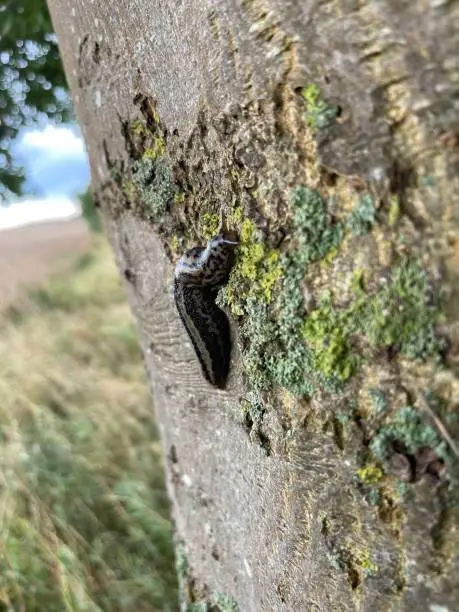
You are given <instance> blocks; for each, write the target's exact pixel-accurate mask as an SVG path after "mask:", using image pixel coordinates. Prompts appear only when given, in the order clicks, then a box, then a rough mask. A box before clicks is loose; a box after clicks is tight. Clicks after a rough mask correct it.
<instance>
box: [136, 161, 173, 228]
mask: <svg viewBox="0 0 459 612" xmlns="http://www.w3.org/2000/svg"><path fill="white" fill-rule="evenodd" d="M132 182H133V183H134V185H135V186H136V188H137V191H138V194H139V198H140V201H141V203H142V205H143V206H142V208H143V211H144V212H145V214H146V216H147V217H148V218H150V219H152V220H153V221H155V222H156V221H158V220H159V219H160V218H161V217H162V216H163V215H164V213H165V212H166V210H167V208H168V205H169V202H170V201H171V200H172V199H173V197H174V194H175V186H174V183H173V181H172V176H171V171H170V169H169V166H168V164H167V163H166V161H165V160H163V159H160V158H158V159H153V158H151V157H149V156H147V157H145V158H142V159H140V160H138V161H136V162H135V163H134V165H133V176H132Z"/></svg>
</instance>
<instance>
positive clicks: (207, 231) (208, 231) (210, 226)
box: [199, 212, 220, 240]
mask: <svg viewBox="0 0 459 612" xmlns="http://www.w3.org/2000/svg"><path fill="white" fill-rule="evenodd" d="M219 228H220V217H219V215H216V214H212V213H209V212H205V213H204V214H203V215H202V217H201V220H200V222H199V234H200V235H201V236H203V237H204V238H205V239H206V240H210V239H211V238H213V237H214V236H216V235H217V234H218V230H219Z"/></svg>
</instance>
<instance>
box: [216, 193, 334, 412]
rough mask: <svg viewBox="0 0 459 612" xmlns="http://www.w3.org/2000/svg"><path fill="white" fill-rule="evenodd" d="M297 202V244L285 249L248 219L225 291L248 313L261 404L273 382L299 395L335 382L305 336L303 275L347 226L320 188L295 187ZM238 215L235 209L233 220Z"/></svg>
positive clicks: (247, 361) (245, 334) (251, 378)
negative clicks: (333, 214)
mask: <svg viewBox="0 0 459 612" xmlns="http://www.w3.org/2000/svg"><path fill="white" fill-rule="evenodd" d="M292 205H293V213H294V218H293V223H294V236H293V238H294V244H295V248H294V250H292V251H291V252H289V253H286V254H283V255H281V253H280V252H279V251H278V250H277V249H268V247H267V246H266V245H265V243H264V241H263V240H262V237H261V236H259V233H258V231H257V229H256V226H255V224H254V222H253V221H251V220H250V219H245V220H244V221H242V223H241V224H240V232H239V233H240V246H239V248H238V249H237V260H236V264H235V266H234V268H233V270H232V272H231V275H230V279H229V282H228V284H227V286H226V287H225V288H224V289H223V290H222V292H221V301H222V303H224V304H226V305H228V306H230V308H231V310H232V312H233V314H234V315H236V316H239V315H245V321H244V324H243V326H242V328H241V335H242V338H243V340H244V341H245V342H244V344H245V347H244V350H243V354H242V360H243V364H244V371H245V374H246V376H247V378H248V382H249V384H250V388H251V389H252V391H253V392H254V398H255V399H254V405H257V406H258V404H259V403H260V402H261V399H260V393H261V392H262V391H263V390H265V389H267V388H269V386H270V385H271V384H273V383H276V384H278V385H280V386H282V387H284V388H286V389H288V390H289V391H291V392H292V393H295V394H297V395H311V394H312V393H313V391H314V389H315V385H316V384H317V383H318V382H320V384H325V385H328V387H329V388H336V383H335V382H333V381H331V380H328V379H327V374H326V373H324V372H322V371H320V369H319V368H318V367H317V363H315V361H314V355H313V353H312V351H311V350H310V348H308V346H307V345H306V343H305V342H304V340H303V338H302V334H301V330H302V324H303V317H304V305H303V295H302V289H301V281H302V280H303V278H304V275H305V273H306V269H307V265H308V264H309V263H310V262H313V261H317V260H319V259H321V258H323V257H325V256H327V255H328V254H329V253H331V252H332V251H334V250H337V249H338V247H339V245H340V243H341V241H342V239H343V233H344V232H343V227H342V224H340V223H335V222H334V221H333V220H331V219H329V217H328V214H327V210H326V206H325V203H324V201H323V199H322V197H321V196H320V194H319V193H317V192H315V191H312V190H310V189H308V188H307V187H304V186H298V187H297V188H296V189H295V190H294V191H293V194H292ZM239 215H240V213H239V210H238V209H235V211H233V220H234V219H236V220H238V219H239V218H240V217H239ZM276 288H278V290H277V291H276ZM274 297H275V298H276V299H274Z"/></svg>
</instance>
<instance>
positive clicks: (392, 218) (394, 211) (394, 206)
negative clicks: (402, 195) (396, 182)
mask: <svg viewBox="0 0 459 612" xmlns="http://www.w3.org/2000/svg"><path fill="white" fill-rule="evenodd" d="M399 218H400V201H399V197H398V195H395V194H394V195H392V196H391V198H390V203H389V214H388V217H387V222H388V224H389V227H393V226H394V225H395V224H396V223H397V221H398V220H399Z"/></svg>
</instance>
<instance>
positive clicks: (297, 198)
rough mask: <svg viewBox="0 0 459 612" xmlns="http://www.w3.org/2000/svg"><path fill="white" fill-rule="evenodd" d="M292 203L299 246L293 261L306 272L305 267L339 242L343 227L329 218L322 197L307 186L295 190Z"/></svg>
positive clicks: (293, 255) (300, 186) (292, 258)
mask: <svg viewBox="0 0 459 612" xmlns="http://www.w3.org/2000/svg"><path fill="white" fill-rule="evenodd" d="M292 205H293V210H294V224H295V238H296V240H297V242H298V248H297V249H296V251H295V252H294V253H293V254H292V256H291V261H292V264H293V265H294V266H296V267H298V266H301V267H302V268H303V272H304V266H306V265H307V264H308V263H310V262H311V261H316V260H319V259H322V258H323V257H325V256H326V255H327V254H328V253H329V252H331V251H332V250H333V249H335V248H337V247H338V246H339V245H340V243H341V242H342V240H343V237H344V228H343V226H342V224H341V223H334V222H332V221H331V220H330V219H329V217H328V214H327V209H326V206H325V202H324V200H323V198H322V196H321V195H320V194H319V193H318V192H317V191H313V190H311V189H308V188H307V187H305V186H304V185H299V186H298V187H296V188H295V189H294V191H293V197H292ZM303 276H304V274H303Z"/></svg>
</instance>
